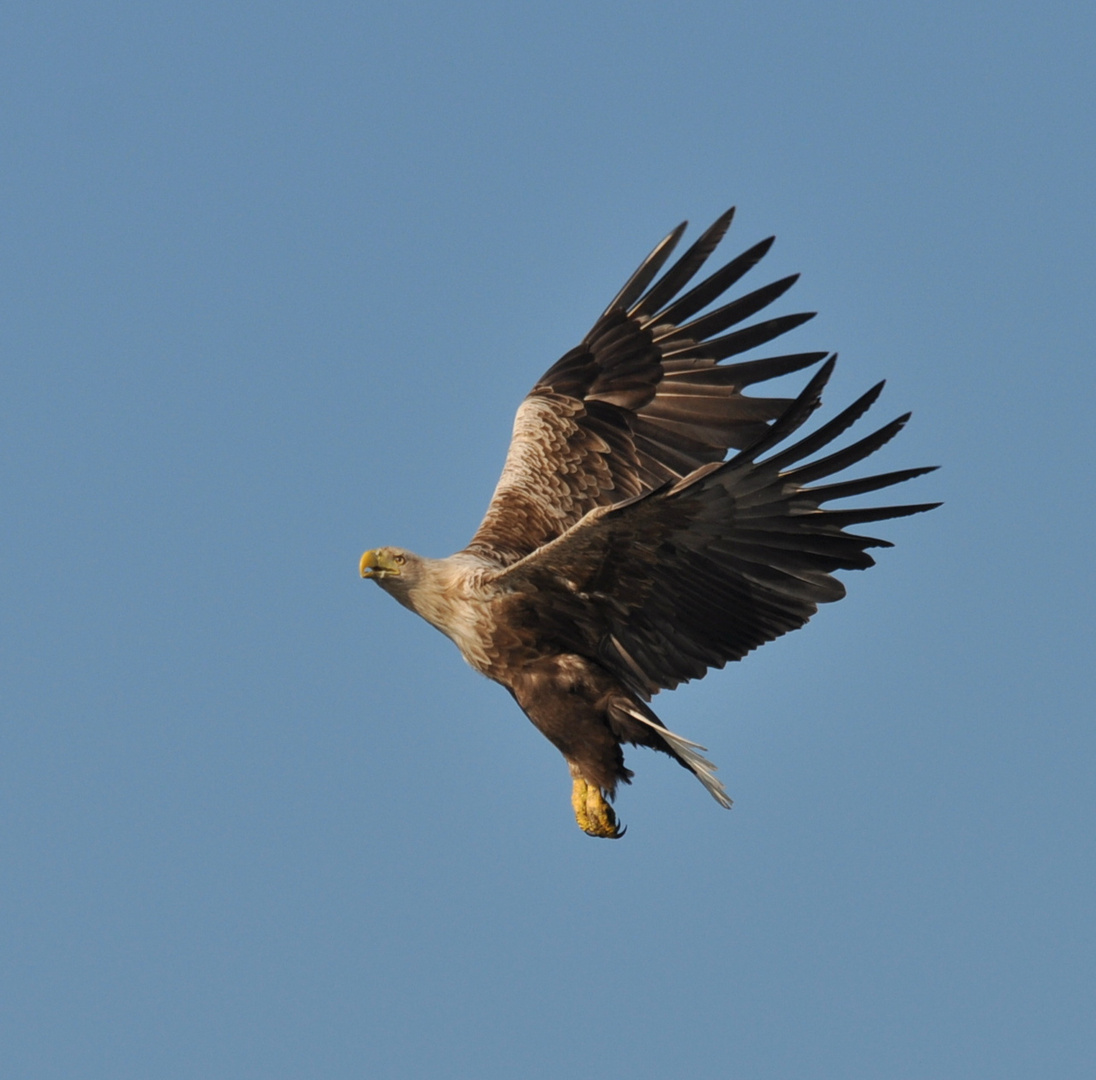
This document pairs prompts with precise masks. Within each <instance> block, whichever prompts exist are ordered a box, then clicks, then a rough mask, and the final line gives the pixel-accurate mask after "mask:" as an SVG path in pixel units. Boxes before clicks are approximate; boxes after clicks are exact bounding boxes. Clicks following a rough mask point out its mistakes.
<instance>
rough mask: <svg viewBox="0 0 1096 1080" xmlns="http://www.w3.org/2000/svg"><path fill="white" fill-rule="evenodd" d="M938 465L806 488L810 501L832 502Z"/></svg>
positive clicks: (863, 493) (883, 486) (922, 473)
mask: <svg viewBox="0 0 1096 1080" xmlns="http://www.w3.org/2000/svg"><path fill="white" fill-rule="evenodd" d="M937 468H938V466H936V465H924V466H922V467H921V468H919V469H899V470H897V471H896V472H889V473H879V474H878V475H877V476H865V477H864V478H863V479H862V480H845V481H843V482H842V483H840V484H827V485H826V486H825V487H816V488H808V489H807V491H806V493H807V494H809V495H810V497H811V502H815V503H818V504H819V505H821V504H822V503H827V502H833V501H834V500H835V499H850V498H852V497H853V496H854V495H866V494H867V493H868V492H869V491H880V490H881V489H883V488H886V487H890V486H891V485H892V484H901V483H904V482H905V481H906V480H912V479H913V478H914V477H915V476H924V475H925V473H930V472H935V471H936V469H937Z"/></svg>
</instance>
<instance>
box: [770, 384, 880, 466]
mask: <svg viewBox="0 0 1096 1080" xmlns="http://www.w3.org/2000/svg"><path fill="white" fill-rule="evenodd" d="M883 386H884V382H883V380H880V381H879V382H877V383H876V384H875V385H874V386H873V387H872V388H871V389H870V390H868V391H867V393H865V394H861V395H860V397H858V398H857V399H856V400H855V401H854V402H853V403H852V404H851V405H849V406H848V407H847V408H845V409H842V410H841V412H839V413H838V414H837V415H836V416H835V417H834V418H833V419H832V420H829V421H827V422H826V423H825V424H823V425H822V426H821V427H820V428H819V429H818V430H817V431H814V432H812V433H811V434H810V435H808V436H807V437H806V438H804V439H800V440H799V442H797V443H796V444H795V445H794V446H789V447H786V448H785V449H784V450H783V451H781V452H780V453H779V454H774V455H773V456H772V457H771V458H769V459H768V461H767V462H766V464H767V465H769V466H771V467H772V468H774V469H783V468H785V467H787V466H788V465H793V464H795V462H797V461H801V460H802V459H803V458H805V457H807V456H808V455H809V454H813V453H814V452H815V451H816V450H821V449H822V447H823V446H827V445H829V444H830V443H831V442H833V440H834V439H836V438H838V436H840V435H841V434H843V433H844V432H845V431H847V430H848V429H849V428H850V427H852V425H853V424H855V423H856V421H857V420H859V419H860V417H861V416H863V415H864V413H866V412H867V411H868V409H870V408H871V407H872V405H873V404H874V403H875V401H876V400H877V399H878V397H879V395H880V394H881V393H882V392H883Z"/></svg>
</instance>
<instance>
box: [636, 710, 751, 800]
mask: <svg viewBox="0 0 1096 1080" xmlns="http://www.w3.org/2000/svg"><path fill="white" fill-rule="evenodd" d="M617 707H618V708H620V709H621V711H622V712H626V713H627V714H628V715H629V716H631V717H632V718H633V719H635V720H638V721H639V722H640V723H641V724H646V725H647V727H649V728H651V730H652V731H657V732H658V734H659V735H661V736H662V738H663V739H665V740H666V742H667V743H669V744H670V747H671V748H672V749H673V751H674V753H675V754H677V756H678V757H679V758H681V760H682V761H684V762H685V764H686V765H688V767H689V768H690V769H691V770H692V771H693V773H694V774H695V776H696V778H697V779H698V780H699V781H700V782H701V783H702V784H703V785H704V787H705V788H707V789H708V794H709V795H711V797H712V798H713V799H715V801H716V802H717V803H719V805H720V806H724V807H726V808H727V809H728V810H729V809H730V808H731V798H730V796H729V795H728V794H727V789H726V788H725V787H724V786H723V784H722V782H721V781H720V780H719V779H717V777H716V775H715V773H716V766H715V765H713V764H712V763H711V762H710V761H709V760H708V759H707V758H706V757H705V756H704V755H703V754H702V753H700V751H701V750H707V749H708V748H707V747H706V746H701V745H700V743H695V742H693V741H692V739H686V738H685V736H684V735H677V734H675V733H674V732H672V731H671V730H670V729H669V728H666V727H663V726H662V725H661V724H657V723H655V721H653V720H652V719H651V718H650V717H649V716H644V715H643V713H641V712H640V711H639V709H637V708H636V707H635V706H634V705H633V704H632V703H631V702H627V703H625V702H621V701H618V702H617Z"/></svg>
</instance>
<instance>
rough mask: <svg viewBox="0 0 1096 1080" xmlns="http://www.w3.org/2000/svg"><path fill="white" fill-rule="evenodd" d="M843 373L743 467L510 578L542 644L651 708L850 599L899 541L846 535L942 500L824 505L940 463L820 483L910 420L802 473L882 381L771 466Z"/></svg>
mask: <svg viewBox="0 0 1096 1080" xmlns="http://www.w3.org/2000/svg"><path fill="white" fill-rule="evenodd" d="M832 369H833V361H832V360H830V361H828V362H827V363H826V364H825V365H824V366H823V367H822V368H821V369H820V370H819V371H818V373H817V374H816V375H815V377H814V378H813V379H812V380H811V381H810V383H809V384H808V386H807V387H806V389H805V390H804V391H803V393H802V394H801V395H800V396H799V397H798V398H797V399H796V400H795V401H794V402H793V403H792V405H791V407H790V408H788V409H787V410H786V411H785V412H784V414H783V415H782V416H781V417H780V419H779V420H778V421H777V422H776V423H775V424H774V425H773V426H772V427H771V428H769V429H768V430H767V431H766V433H765V434H764V435H763V437H762V438H761V439H759V440H757V441H756V442H755V443H754V444H753V445H752V446H750V447H749V448H747V449H745V450H743V451H742V452H741V453H739V454H738V455H736V456H735V457H734V458H732V459H731V460H729V461H727V462H722V463H716V464H712V465H707V466H703V467H701V468H699V469H697V470H696V471H695V472H693V473H692V474H691V475H689V476H687V477H685V478H684V479H682V480H679V481H677V482H676V483H667V484H666V485H664V486H663V487H662V488H659V489H657V490H655V491H650V492H647V493H645V494H642V495H640V496H638V497H637V498H634V499H632V500H630V501H627V502H625V503H621V504H618V505H616V506H611V507H605V508H602V509H597V510H595V511H593V512H591V513H590V514H588V515H587V516H586V517H585V518H584V519H583V520H582V521H581V522H580V523H579V524H577V525H575V526H573V527H572V528H571V529H570V530H569V531H568V532H567V533H565V534H564V535H563V536H562V537H560V538H559V539H557V540H556V541H554V542H553V543H551V544H549V545H547V546H546V547H544V548H542V549H541V550H539V551H537V552H535V553H534V554H532V555H530V556H528V557H527V558H526V559H524V560H522V561H521V562H519V563H516V564H515V565H513V566H512V567H510V568H509V569H508V570H506V571H505V572H504V573H503V574H501V575H500V577H499V583H500V584H501V585H503V586H506V585H509V586H510V587H512V588H513V589H514V590H515V591H516V592H519V593H521V594H523V595H525V596H529V597H533V598H534V599H532V600H531V601H530V602H531V603H532V604H533V606H534V607H535V621H536V625H537V628H538V632H539V634H540V635H541V638H542V640H550V641H552V642H553V643H554V644H556V645H557V646H558V647H560V648H561V649H564V650H571V651H576V652H579V653H581V654H583V655H587V656H591V657H596V658H597V659H599V660H600V661H601V662H602V663H603V664H605V666H606V667H608V668H609V669H610V670H612V671H613V672H614V674H615V675H617V677H618V678H620V679H621V681H622V682H623V683H624V684H625V685H626V686H628V688H629V689H631V690H632V691H633V692H634V693H636V694H637V695H639V696H641V697H643V698H644V699H649V698H650V696H651V695H652V694H655V693H657V692H658V691H659V690H660V689H671V688H673V687H674V686H676V685H677V684H678V683H680V682H684V681H686V680H688V679H695V678H700V677H701V676H702V675H703V674H704V673H705V672H706V671H707V670H708V669H709V668H711V667H723V665H724V664H725V663H727V661H729V660H738V659H740V658H741V657H743V656H745V655H746V653H748V652H749V651H750V650H752V649H754V648H756V647H757V646H758V645H761V644H763V643H764V642H766V641H771V640H773V639H774V638H777V637H779V636H780V635H782V634H786V633H787V632H788V631H789V630H794V629H796V628H797V627H800V626H802V625H803V624H804V623H805V622H806V621H807V620H808V619H809V618H810V617H811V616H812V615H813V614H814V613H815V611H817V609H818V604H820V603H824V602H827V601H831V600H839V599H840V598H841V597H842V596H844V595H845V588H844V586H843V585H842V584H841V582H840V581H838V580H837V579H836V578H835V577H833V576H832V575H833V572H834V571H835V570H859V569H864V568H866V567H868V566H871V565H873V563H874V560H873V559H872V557H871V556H870V555H869V554H868V553H867V549H868V548H871V547H889V546H890V544H889V543H888V542H887V541H886V540H878V539H875V538H873V537H867V536H857V535H854V534H852V533H848V532H846V531H845V528H846V526H849V525H856V524H860V523H863V522H869V521H881V520H885V519H887V518H895V517H903V516H905V515H908V514H916V513H919V512H921V511H923V510H930V509H932V508H933V507H935V506H937V505H939V504H938V503H921V504H917V505H906V506H883V507H870V508H862V507H861V508H857V509H845V510H841V509H838V510H825V509H822V507H823V506H824V504H826V503H829V502H831V501H833V500H836V499H842V498H845V497H849V496H854V495H861V494H864V493H866V492H871V491H876V490H879V489H881V488H885V487H889V486H890V485H892V484H898V483H901V482H902V481H904V480H909V479H911V478H913V477H915V476H920V475H921V474H923V473H926V472H931V471H932V469H931V467H930V468H919V469H904V470H902V471H900V472H890V473H884V474H880V475H877V476H869V477H866V478H864V479H858V480H847V481H844V482H837V483H825V484H823V485H821V486H817V487H811V486H809V485H811V484H812V483H814V482H815V481H817V480H824V479H826V478H827V477H830V476H832V475H833V474H835V473H837V472H840V471H841V470H842V469H845V468H847V467H848V466H850V465H853V464H855V463H856V462H859V461H861V460H862V459H864V458H865V457H867V456H868V455H869V454H871V453H873V452H874V451H875V450H877V449H878V448H879V447H881V446H882V445H883V444H884V443H886V442H888V441H889V440H890V439H891V438H892V437H893V436H894V435H895V434H897V432H898V431H900V430H901V428H902V427H903V426H904V424H905V422H906V420H907V419H908V418H909V415H908V414H907V415H906V416H901V417H899V418H898V419H897V420H894V421H892V422H891V423H889V424H887V425H886V426H884V427H882V428H880V429H879V430H878V431H876V432H874V433H873V434H871V435H868V436H867V437H866V438H864V439H861V440H860V441H859V442H855V443H853V444H852V445H850V446H847V447H845V448H844V449H840V450H837V451H834V452H832V453H829V454H827V455H826V456H824V457H821V458H819V459H817V460H814V461H810V462H807V463H805V464H801V462H803V461H804V459H805V458H807V457H809V456H810V455H812V454H815V453H816V452H817V451H819V450H821V449H823V448H824V447H826V446H828V445H829V444H830V443H831V442H832V441H833V440H834V439H836V438H838V437H839V436H840V435H841V434H842V433H843V432H844V431H845V430H846V429H847V428H848V427H849V426H850V425H851V424H853V423H854V422H855V421H856V420H857V419H858V418H859V417H860V416H861V415H862V414H863V413H864V412H865V411H866V410H867V409H868V407H869V406H870V405H871V404H872V402H874V401H875V399H876V398H877V397H878V396H879V393H880V391H881V390H882V386H883V384H882V383H880V384H879V385H878V386H875V387H873V388H872V389H871V390H870V391H868V393H867V394H865V395H864V396H863V397H861V398H860V399H859V400H858V401H856V402H854V403H853V404H852V405H851V406H849V408H847V409H845V411H844V412H842V413H841V414H840V415H838V416H837V417H835V418H834V419H833V420H831V421H829V423H827V424H825V425H823V426H822V427H820V428H819V429H818V430H817V431H815V432H814V433H812V434H810V435H808V436H807V437H805V438H803V439H801V440H800V441H799V442H797V443H794V444H793V445H791V446H788V447H786V448H784V449H782V450H779V451H778V452H776V453H773V454H772V455H771V456H769V457H767V458H764V459H763V460H761V457H762V455H764V454H766V453H768V452H769V451H770V450H773V449H774V448H775V447H777V445H778V444H779V443H781V442H783V441H784V440H785V439H786V438H788V436H790V435H791V434H792V433H793V432H794V431H795V430H797V429H798V428H799V427H800V426H801V425H802V424H803V422H804V421H805V420H806V419H807V417H808V416H809V415H810V414H811V413H812V412H813V411H814V409H815V408H816V407H817V406H818V405H819V403H820V400H821V398H820V394H821V391H822V388H823V386H824V385H825V383H826V381H827V379H828V378H829V375H830V372H831V371H832Z"/></svg>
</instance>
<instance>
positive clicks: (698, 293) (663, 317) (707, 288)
mask: <svg viewBox="0 0 1096 1080" xmlns="http://www.w3.org/2000/svg"><path fill="white" fill-rule="evenodd" d="M775 240H776V237H775V236H770V237H768V238H766V239H765V240H762V241H761V242H760V243H757V244H754V246H753V247H752V248H750V249H749V251H744V252H743V253H742V254H741V255H739V256H737V257H736V258H734V259H731V261H730V262H729V263H727V265H726V266H724V267H722V268H721V269H719V270H717V271H716V272H715V273H714V274H712V276H711V277H709V278H705V279H704V280H703V281H702V282H701V283H700V284H699V285H697V286H695V287H694V288H692V289H690V290H689V291H688V292H687V293H686V294H685V295H684V296H682V297H681V298H680V299H679V300H675V301H674V302H673V303H672V304H671V305H670V306H669V307H668V308H667V309H666V310H665V311H660V312H658V314H656V315H653V316H652V318H653V319H654V320H655V322H658V323H663V322H667V323H674V324H675V325H680V324H681V323H683V322H685V321H686V320H687V319H691V318H692V317H693V316H694V315H696V314H697V313H698V312H700V311H703V310H704V308H706V307H707V306H708V305H709V304H710V303H711V302H712V301H713V300H714V299H715V298H716V297H717V296H721V295H722V294H723V293H725V292H726V291H727V290H728V289H729V288H730V287H731V286H732V285H733V284H734V283H735V282H736V281H738V279H739V278H741V277H743V276H744V275H745V274H747V273H749V271H750V270H752V269H753V268H754V267H755V266H756V265H757V264H758V263H759V262H760V261H761V260H762V259H763V258H764V257H765V253H766V252H767V251H768V250H769V248H771V247H772V246H773V241H775Z"/></svg>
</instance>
